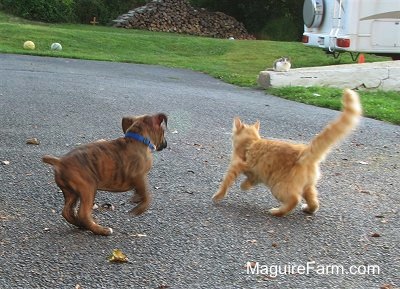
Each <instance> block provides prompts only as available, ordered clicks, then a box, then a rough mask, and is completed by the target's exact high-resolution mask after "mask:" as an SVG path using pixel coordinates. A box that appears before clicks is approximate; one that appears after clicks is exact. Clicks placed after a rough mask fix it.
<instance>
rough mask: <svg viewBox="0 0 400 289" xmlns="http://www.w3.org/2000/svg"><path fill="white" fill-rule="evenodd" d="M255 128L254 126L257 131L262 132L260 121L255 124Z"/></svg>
mask: <svg viewBox="0 0 400 289" xmlns="http://www.w3.org/2000/svg"><path fill="white" fill-rule="evenodd" d="M253 126H254V127H255V128H256V129H257V130H260V121H259V120H257V121H256V122H255V124H253Z"/></svg>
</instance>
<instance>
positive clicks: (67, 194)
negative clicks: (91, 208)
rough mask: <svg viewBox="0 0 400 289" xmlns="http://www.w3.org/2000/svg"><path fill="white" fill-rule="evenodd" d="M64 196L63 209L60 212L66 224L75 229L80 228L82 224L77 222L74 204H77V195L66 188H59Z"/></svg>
mask: <svg viewBox="0 0 400 289" xmlns="http://www.w3.org/2000/svg"><path fill="white" fill-rule="evenodd" d="M61 190H62V192H63V194H64V208H63V211H62V216H63V217H64V218H65V220H67V221H68V223H70V224H72V225H75V226H77V227H82V224H81V223H80V222H79V221H78V219H77V217H76V212H75V209H76V204H77V202H78V199H79V197H78V195H77V194H76V192H74V191H72V190H69V189H67V188H61Z"/></svg>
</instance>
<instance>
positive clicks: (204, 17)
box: [114, 0, 255, 39]
mask: <svg viewBox="0 0 400 289" xmlns="http://www.w3.org/2000/svg"><path fill="white" fill-rule="evenodd" d="M114 23H115V24H114V26H115V27H122V28H133V29H144V30H150V31H163V32H174V33H184V34H190V35H198V36H206V37H215V38H231V37H233V38H234V39H255V38H254V37H253V36H252V35H250V34H249V33H248V32H247V30H246V28H245V27H244V25H243V24H242V23H240V22H238V21H237V20H236V19H235V18H233V17H231V16H228V15H226V14H224V13H221V12H208V11H206V10H205V9H195V8H193V7H192V6H191V5H190V3H189V1H188V0H154V1H152V2H149V3H148V4H147V5H145V6H142V7H139V8H136V9H133V10H130V11H129V12H128V13H126V14H123V15H121V16H119V17H118V18H117V19H116V20H114Z"/></svg>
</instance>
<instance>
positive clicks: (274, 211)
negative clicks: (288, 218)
mask: <svg viewBox="0 0 400 289" xmlns="http://www.w3.org/2000/svg"><path fill="white" fill-rule="evenodd" d="M269 213H270V214H271V215H273V216H275V217H283V216H284V215H285V213H283V212H282V211H281V210H280V209H279V208H272V209H270V210H269Z"/></svg>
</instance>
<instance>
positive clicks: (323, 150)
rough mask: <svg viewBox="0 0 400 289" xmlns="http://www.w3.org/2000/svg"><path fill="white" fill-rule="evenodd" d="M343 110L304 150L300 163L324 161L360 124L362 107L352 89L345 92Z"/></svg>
mask: <svg viewBox="0 0 400 289" xmlns="http://www.w3.org/2000/svg"><path fill="white" fill-rule="evenodd" d="M342 103H343V111H342V113H341V114H340V116H339V118H337V119H336V120H334V121H333V122H331V123H330V124H328V125H327V126H326V127H325V128H324V130H323V131H322V132H321V133H319V134H318V135H317V136H316V137H315V138H314V139H313V140H312V141H311V142H310V144H309V145H308V147H307V148H306V149H305V150H304V151H303V153H302V155H301V157H300V159H299V163H302V164H305V163H315V162H320V161H322V160H323V159H324V158H325V156H326V155H327V153H328V152H329V150H330V149H331V148H332V147H333V145H335V144H336V143H337V142H339V141H340V140H341V139H343V138H344V137H345V136H347V135H348V134H350V132H351V130H352V129H353V128H354V127H355V126H356V125H357V124H358V121H359V119H360V116H361V113H362V108H361V104H360V98H359V96H358V94H357V93H356V92H354V91H352V90H350V89H346V90H345V91H344V93H343V99H342Z"/></svg>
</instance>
